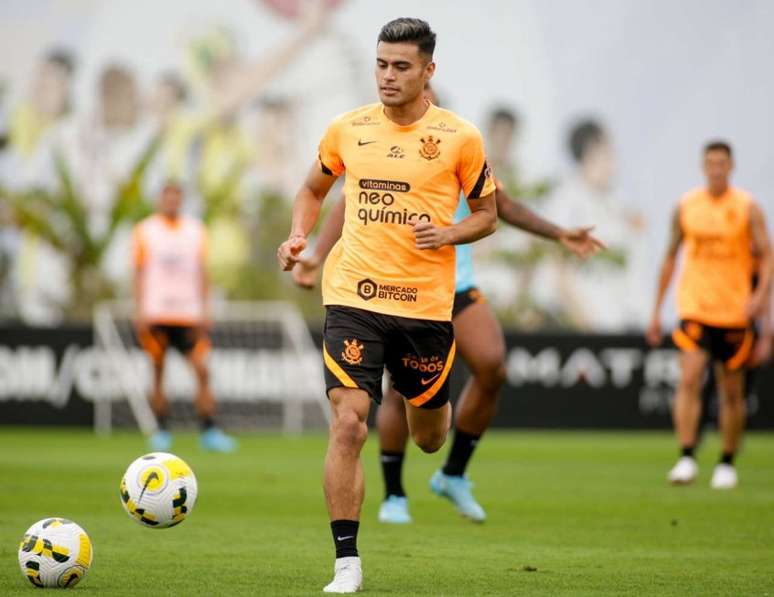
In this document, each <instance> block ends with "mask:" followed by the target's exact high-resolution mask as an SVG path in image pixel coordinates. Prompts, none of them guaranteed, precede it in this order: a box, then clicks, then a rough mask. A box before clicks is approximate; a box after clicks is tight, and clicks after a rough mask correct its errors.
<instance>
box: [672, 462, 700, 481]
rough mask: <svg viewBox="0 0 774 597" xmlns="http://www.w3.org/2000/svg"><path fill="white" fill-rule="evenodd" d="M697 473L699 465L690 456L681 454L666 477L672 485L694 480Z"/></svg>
mask: <svg viewBox="0 0 774 597" xmlns="http://www.w3.org/2000/svg"><path fill="white" fill-rule="evenodd" d="M698 474H699V465H698V464H696V460H694V459H693V458H691V457H690V456H683V457H681V458H680V460H678V461H677V464H675V465H674V466H673V467H672V470H671V471H669V474H668V475H667V479H668V480H669V482H670V483H671V484H672V485H687V484H688V483H693V482H694V481H695V480H696V476H697V475H698Z"/></svg>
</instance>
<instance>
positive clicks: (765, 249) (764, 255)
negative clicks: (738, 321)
mask: <svg viewBox="0 0 774 597" xmlns="http://www.w3.org/2000/svg"><path fill="white" fill-rule="evenodd" d="M750 230H751V232H752V250H753V254H754V255H755V258H756V260H757V262H758V271H757V274H758V286H757V287H756V288H755V290H754V291H753V293H752V295H751V296H750V301H749V303H748V304H747V316H748V317H749V318H750V319H755V318H757V317H758V316H759V315H761V314H762V313H763V309H764V308H765V306H766V303H767V301H768V300H769V297H770V294H771V275H772V259H771V242H770V241H769V234H768V232H767V231H766V217H765V216H764V215H763V210H761V208H760V207H759V206H758V204H757V203H753V204H752V205H751V206H750Z"/></svg>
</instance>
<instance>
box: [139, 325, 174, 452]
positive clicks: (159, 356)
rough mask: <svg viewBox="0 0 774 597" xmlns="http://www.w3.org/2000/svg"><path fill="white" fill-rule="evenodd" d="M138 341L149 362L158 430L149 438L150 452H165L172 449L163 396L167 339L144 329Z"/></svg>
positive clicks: (165, 398) (152, 398) (155, 332)
mask: <svg viewBox="0 0 774 597" xmlns="http://www.w3.org/2000/svg"><path fill="white" fill-rule="evenodd" d="M138 338H139V341H140V344H141V345H142V347H143V349H144V350H145V352H146V353H147V354H148V356H149V357H150V360H151V366H152V368H153V381H152V387H151V395H150V406H151V410H152V411H153V414H154V415H155V416H156V421H157V422H158V425H159V430H158V431H157V432H156V433H154V434H153V435H152V436H151V437H150V438H149V444H150V448H151V450H153V451H154V452H166V451H168V450H169V449H170V448H171V447H172V435H171V434H170V433H169V427H168V419H169V402H168V401H167V397H166V395H165V394H164V357H165V355H166V351H167V337H166V335H165V334H164V333H163V332H159V331H154V330H153V329H152V328H151V329H145V330H143V331H141V332H140V333H139V336H138Z"/></svg>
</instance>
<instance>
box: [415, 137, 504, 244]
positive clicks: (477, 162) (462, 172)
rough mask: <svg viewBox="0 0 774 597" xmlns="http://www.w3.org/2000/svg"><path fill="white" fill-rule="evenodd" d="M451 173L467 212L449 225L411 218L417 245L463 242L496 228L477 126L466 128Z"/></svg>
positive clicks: (490, 184) (491, 186) (491, 183)
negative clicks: (454, 177)
mask: <svg viewBox="0 0 774 597" xmlns="http://www.w3.org/2000/svg"><path fill="white" fill-rule="evenodd" d="M454 173H455V175H456V177H457V180H458V181H459V185H460V189H462V192H463V193H464V194H465V199H466V200H467V202H468V206H469V207H470V215H469V216H468V217H466V218H464V219H463V220H462V221H460V222H458V223H456V224H452V225H451V226H436V225H435V224H433V223H432V222H424V221H414V222H413V226H414V236H415V237H416V243H417V249H438V248H440V247H443V246H445V245H464V244H466V243H472V242H473V241H477V240H479V239H481V238H484V237H485V236H489V235H490V234H492V233H493V232H494V231H495V230H496V229H497V203H496V201H495V190H496V188H495V183H494V177H493V176H492V169H491V168H490V167H489V165H488V164H487V163H486V154H485V152H484V140H483V139H482V138H481V133H480V132H478V129H475V128H473V129H471V130H469V131H466V134H465V138H464V139H463V140H462V141H461V145H460V149H459V156H458V157H457V164H456V167H455V172H454Z"/></svg>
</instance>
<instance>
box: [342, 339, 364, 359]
mask: <svg viewBox="0 0 774 597" xmlns="http://www.w3.org/2000/svg"><path fill="white" fill-rule="evenodd" d="M341 358H342V359H344V360H345V361H346V362H347V363H348V364H350V365H359V364H360V363H362V362H363V345H362V344H358V342H357V340H356V339H355V338H353V339H352V340H351V341H350V340H344V352H342V353H341Z"/></svg>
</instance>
